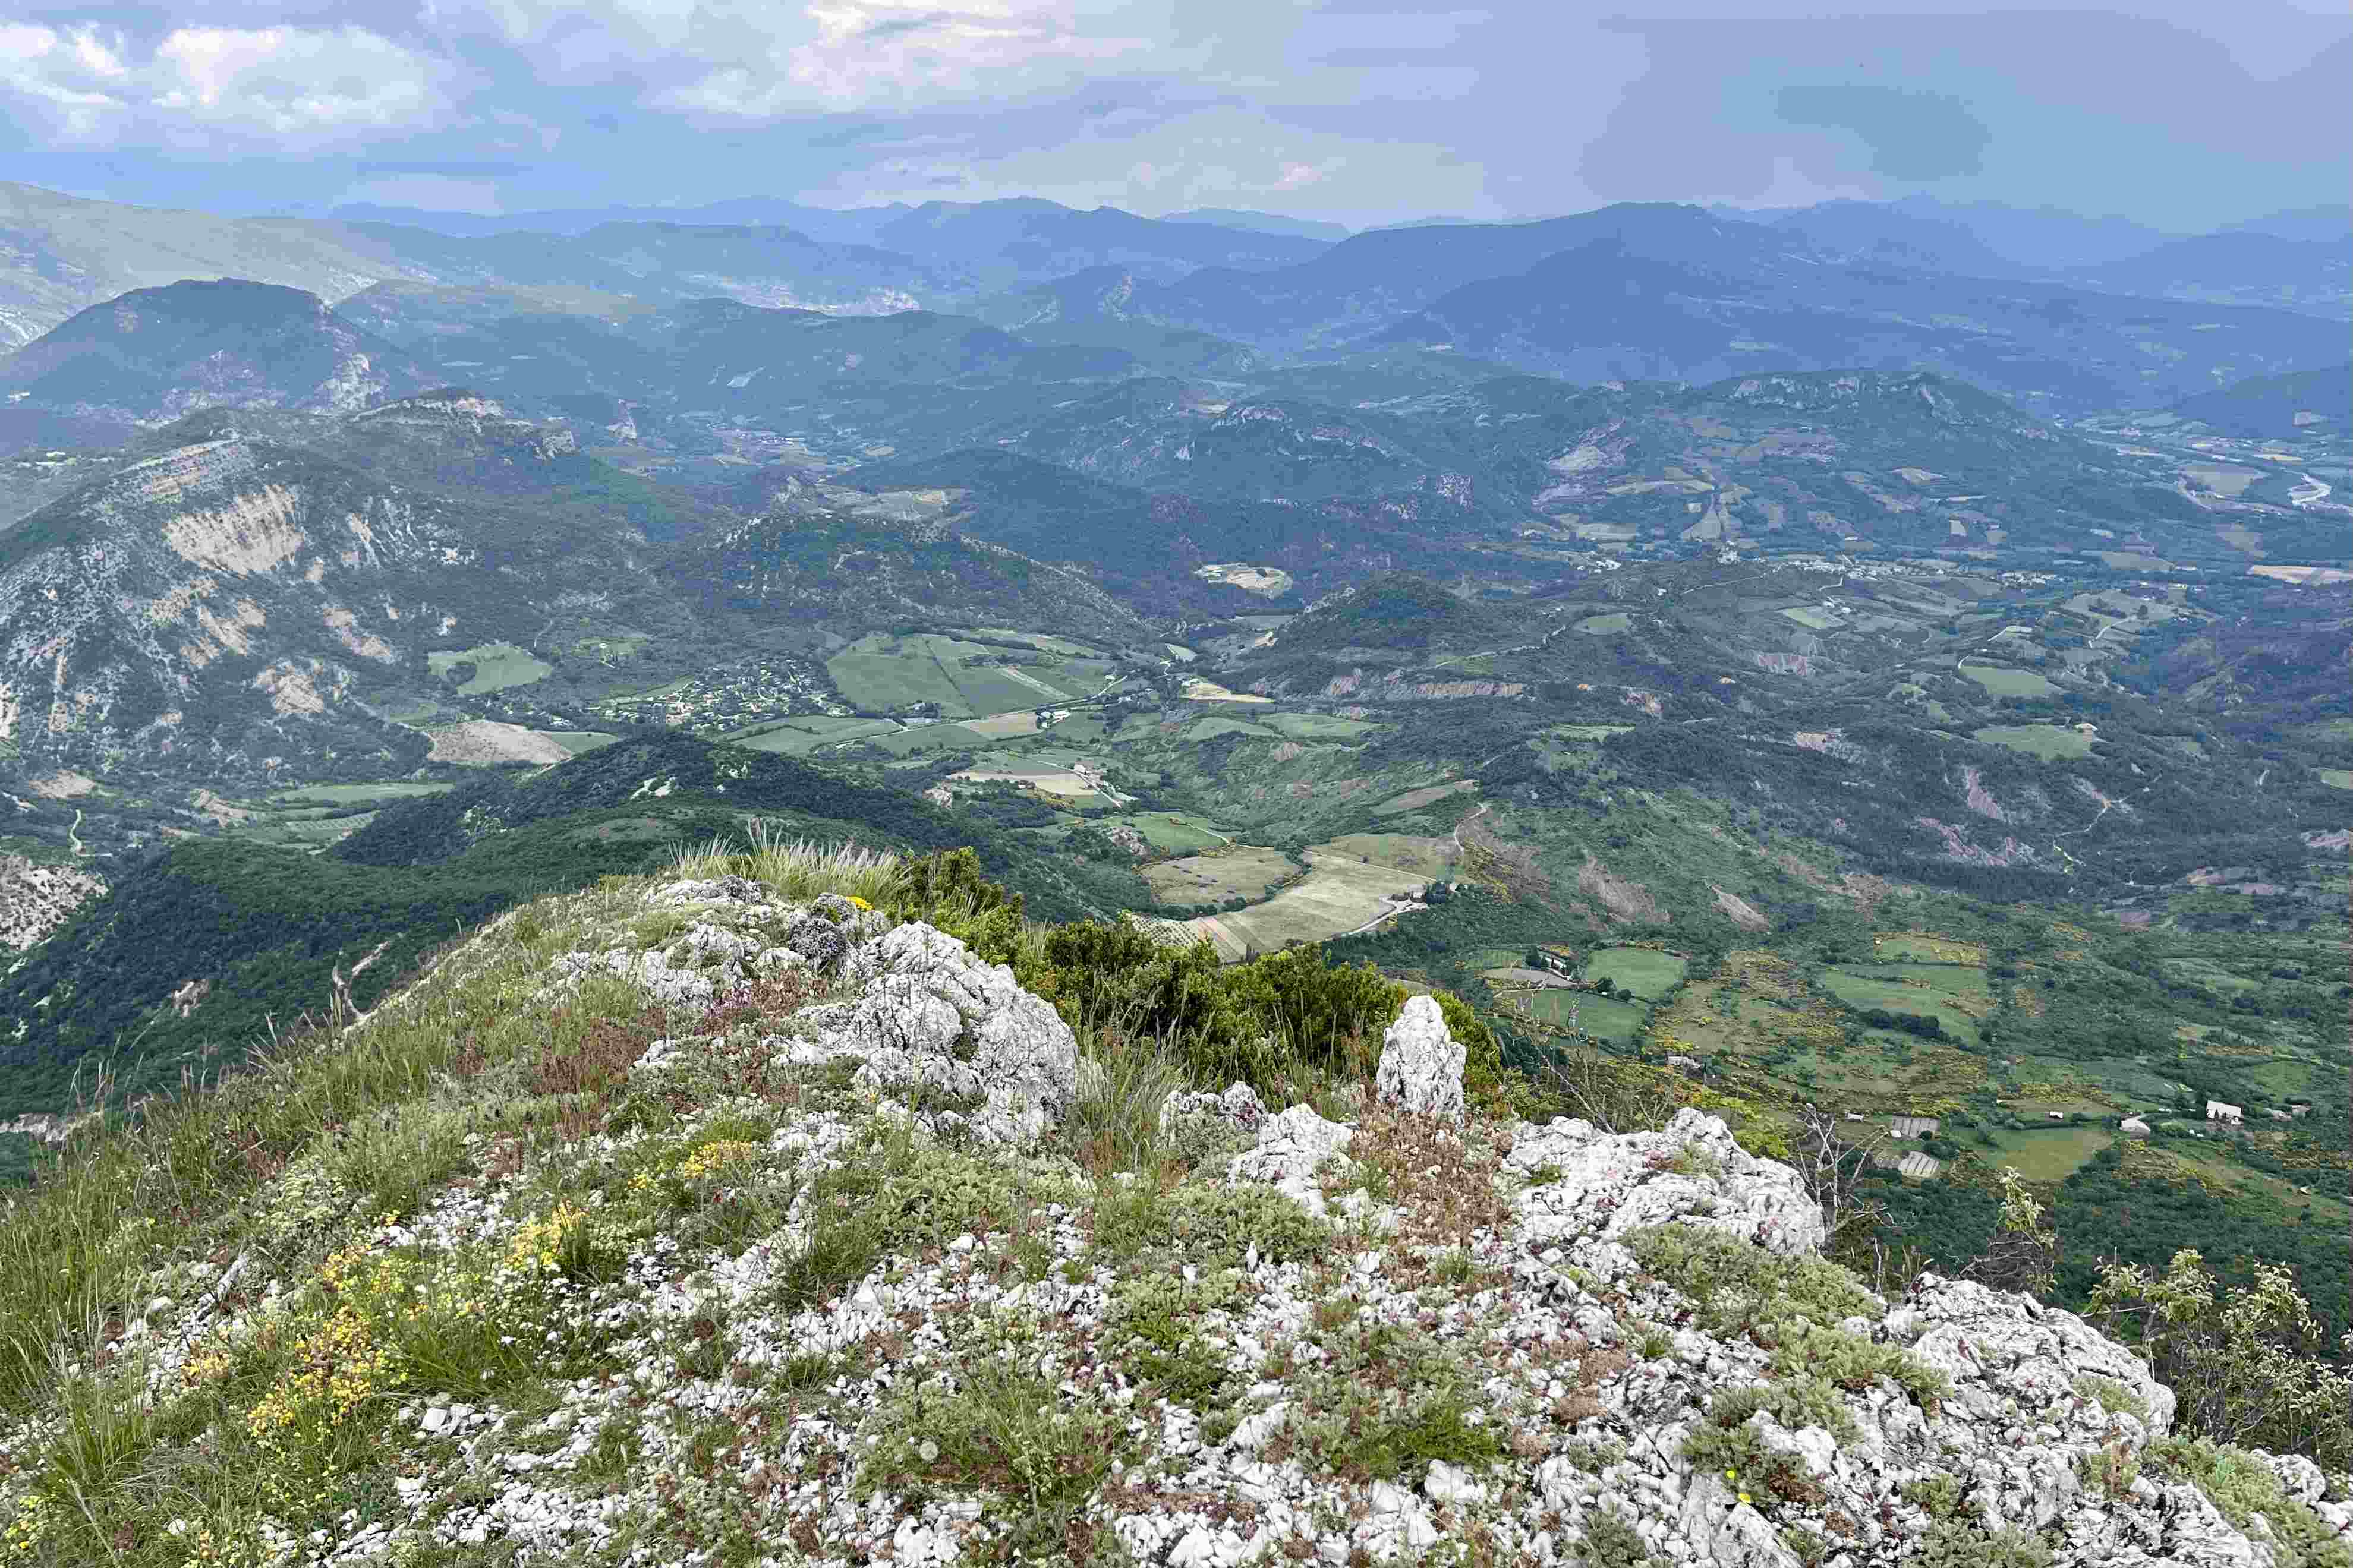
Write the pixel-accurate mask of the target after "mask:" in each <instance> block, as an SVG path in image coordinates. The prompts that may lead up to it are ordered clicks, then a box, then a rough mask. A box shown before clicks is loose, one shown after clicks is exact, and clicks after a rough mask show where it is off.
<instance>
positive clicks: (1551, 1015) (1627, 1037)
mask: <svg viewBox="0 0 2353 1568" xmlns="http://www.w3.org/2000/svg"><path fill="white" fill-rule="evenodd" d="M1521 1002H1522V1005H1525V1007H1526V1008H1527V1010H1528V1011H1529V1012H1530V1013H1532V1014H1534V1015H1535V1016H1536V1017H1538V1018H1541V1019H1543V1020H1544V1021H1545V1022H1546V1023H1547V1024H1557V1025H1561V1026H1567V1025H1568V1024H1569V1022H1570V1021H1571V1019H1572V1018H1574V1020H1575V1022H1576V1026H1577V1027H1578V1028H1580V1029H1583V1030H1584V1031H1585V1032H1586V1033H1587V1034H1588V1035H1591V1036H1592V1037H1594V1038H1596V1039H1599V1040H1608V1041H1609V1042H1611V1043H1612V1044H1615V1045H1628V1044H1631V1043H1632V1041H1633V1040H1634V1038H1635V1037H1637V1036H1639V1035H1640V1034H1641V1032H1642V1025H1643V1023H1644V1022H1645V1021H1646V1020H1647V1019H1648V1018H1649V1017H1650V1016H1651V1010H1650V1009H1649V1008H1647V1007H1645V1006H1643V1005H1641V1003H1639V1002H1628V1001H1623V1000H1621V999H1620V998H1618V997H1615V996H1596V995H1594V994H1592V993H1590V992H1587V991H1563V990H1545V991H1537V992H1535V993H1533V994H1529V995H1527V996H1525V997H1523V998H1521Z"/></svg>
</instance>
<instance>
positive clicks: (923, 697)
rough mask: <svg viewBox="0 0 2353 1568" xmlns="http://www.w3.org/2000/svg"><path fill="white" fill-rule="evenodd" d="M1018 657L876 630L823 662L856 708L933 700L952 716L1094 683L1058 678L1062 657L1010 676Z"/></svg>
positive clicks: (1054, 698) (1036, 702)
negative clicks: (1021, 676)
mask: <svg viewBox="0 0 2353 1568" xmlns="http://www.w3.org/2000/svg"><path fill="white" fill-rule="evenodd" d="M1019 657H1020V656H1019V655H1018V653H1016V652H1014V651H1013V650H1011V649H1008V648H1001V647H984V646H982V645H981V644H979V643H971V642H964V641H961V640H959V639H957V638H955V637H943V636H940V635H937V634H934V633H924V634H922V635H920V636H916V637H890V636H886V635H883V634H880V633H875V634H871V635H869V636H866V637H860V638H859V639H858V640H857V641H856V642H854V643H852V644H851V645H850V646H849V647H847V648H845V649H843V650H842V651H841V652H839V653H838V654H836V655H834V656H833V657H832V658H829V659H828V660H826V666H825V668H826V673H827V674H828V675H830V676H831V677H832V678H833V683H834V685H835V687H836V688H837V689H839V691H840V692H841V695H842V697H843V698H844V699H845V700H848V701H849V702H850V703H852V704H853V705H855V706H857V707H859V708H862V709H868V710H875V711H881V712H889V711H892V710H897V709H902V708H907V707H910V706H913V705H914V704H916V703H922V702H928V703H932V704H934V705H935V706H937V708H938V709H939V710H940V712H941V713H943V714H944V715H946V716H947V717H950V718H979V717H981V716H984V715H986V714H990V713H1009V712H1013V711H1015V710H1019V709H1025V708H1039V707H1044V706H1046V705H1048V704H1050V703H1056V702H1060V701H1063V700H1067V699H1068V698H1071V697H1075V696H1078V695H1081V694H1082V692H1083V691H1091V690H1092V689H1093V686H1092V685H1090V686H1082V687H1074V686H1065V685H1063V684H1060V683H1059V682H1058V681H1057V680H1056V679H1055V677H1056V676H1059V675H1063V673H1064V672H1063V670H1062V669H1061V668H1060V664H1059V663H1048V664H1042V665H1040V666H1039V674H1035V675H1029V679H1027V680H1024V679H1018V678H1016V677H1014V676H1012V675H1008V674H1007V673H1006V667H1007V666H1008V663H1009V662H1010V661H1012V660H1015V659H1018V658H1019ZM967 661H971V662H967ZM1105 668H1108V667H1105ZM1023 673H1024V674H1028V673H1029V672H1028V671H1027V670H1025V671H1024V672H1023ZM1065 679H1067V677H1065ZM1032 682H1036V684H1032ZM1100 684H1102V682H1101V681H1100V680H1097V681H1095V682H1094V683H1093V685H1100ZM1041 686H1042V687H1044V688H1045V689H1042V690H1041V689H1039V688H1040V687H1041Z"/></svg>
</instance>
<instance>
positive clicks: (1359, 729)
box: [1263, 713, 1381, 741]
mask: <svg viewBox="0 0 2353 1568" xmlns="http://www.w3.org/2000/svg"><path fill="white" fill-rule="evenodd" d="M1263 722H1264V723H1265V724H1266V726H1267V728H1269V729H1271V730H1273V731H1277V732H1279V733H1281V734H1282V735H1284V736H1286V737H1288V738H1289V739H1291V740H1293V741H1353V740H1355V739H1356V737H1357V736H1359V735H1364V734H1369V733H1371V732H1372V731H1376V730H1378V729H1379V728H1381V726H1380V725H1378V724H1376V723H1374V722H1372V721H1370V720H1367V719H1344V718H1342V717H1340V716H1339V715H1338V714H1336V713H1269V714H1267V715H1266V716H1265V719H1264V720H1263Z"/></svg>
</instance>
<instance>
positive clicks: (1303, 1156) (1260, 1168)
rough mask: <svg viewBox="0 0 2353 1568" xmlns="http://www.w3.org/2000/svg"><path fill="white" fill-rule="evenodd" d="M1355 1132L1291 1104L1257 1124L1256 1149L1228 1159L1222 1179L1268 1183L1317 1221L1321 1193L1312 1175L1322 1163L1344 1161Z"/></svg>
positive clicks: (1353, 1129)
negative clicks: (1276, 1114) (1289, 1107)
mask: <svg viewBox="0 0 2353 1568" xmlns="http://www.w3.org/2000/svg"><path fill="white" fill-rule="evenodd" d="M1355 1136H1356V1129H1355V1128H1353V1127H1350V1126H1349V1125H1347V1124H1346V1123H1345V1122H1341V1121H1324V1119H1323V1118H1322V1117H1321V1116H1318V1115H1316V1114H1315V1112H1314V1110H1313V1109H1312V1108H1311V1107H1308V1106H1304V1105H1294V1106H1293V1107H1292V1108H1291V1109H1290V1110H1286V1111H1284V1112H1282V1114H1281V1115H1279V1116H1270V1117H1268V1118H1267V1119H1266V1121H1263V1122H1261V1124H1260V1126H1259V1130H1258V1146H1257V1147H1256V1148H1254V1149H1252V1150H1250V1152H1248V1153H1244V1154H1237V1155H1235V1156H1234V1157H1233V1160H1232V1161H1231V1162H1230V1163H1229V1164H1228V1165H1227V1166H1226V1179H1227V1180H1228V1181H1230V1182H1265V1183H1268V1184H1271V1185H1272V1186H1274V1187H1275V1188H1276V1189H1277V1190H1279V1191H1280V1192H1282V1193H1283V1194H1285V1195H1286V1196H1288V1197H1290V1198H1291V1199H1292V1200H1293V1201H1294V1202H1295V1203H1297V1204H1298V1205H1299V1206H1300V1207H1302V1208H1303V1209H1305V1210H1306V1211H1307V1212H1308V1213H1309V1214H1312V1215H1316V1216H1318V1217H1319V1218H1320V1217H1322V1215H1324V1191H1323V1188H1322V1187H1321V1186H1319V1185H1318V1184H1317V1183H1316V1179H1315V1173H1316V1172H1317V1170H1319V1169H1320V1168H1321V1167H1322V1166H1323V1164H1324V1162H1325V1161H1327V1160H1335V1159H1337V1160H1345V1159H1346V1157H1347V1152H1348V1143H1349V1141H1350V1140H1351V1139H1353V1138H1354V1137H1355Z"/></svg>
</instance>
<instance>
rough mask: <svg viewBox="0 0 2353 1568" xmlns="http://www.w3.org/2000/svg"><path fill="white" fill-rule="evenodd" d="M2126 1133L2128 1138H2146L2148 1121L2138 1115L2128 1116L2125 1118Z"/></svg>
mask: <svg viewBox="0 0 2353 1568" xmlns="http://www.w3.org/2000/svg"><path fill="white" fill-rule="evenodd" d="M2124 1134H2125V1136H2126V1137H2127V1138H2146V1137H2147V1136H2148V1123H2147V1122H2146V1121H2142V1120H2141V1119H2140V1118H2139V1117H2137V1116H2127V1117H2126V1118H2125V1125H2124Z"/></svg>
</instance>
